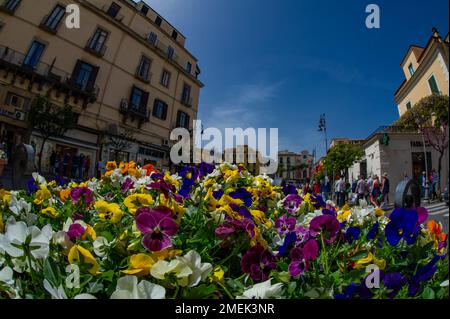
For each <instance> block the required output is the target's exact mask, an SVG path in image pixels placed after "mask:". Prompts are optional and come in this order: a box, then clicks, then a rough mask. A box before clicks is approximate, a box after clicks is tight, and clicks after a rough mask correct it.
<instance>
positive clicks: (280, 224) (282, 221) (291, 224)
mask: <svg viewBox="0 0 450 319" xmlns="http://www.w3.org/2000/svg"><path fill="white" fill-rule="evenodd" d="M296 223H297V220H296V219H295V218H294V217H288V216H287V215H283V216H281V217H280V218H278V219H277V221H276V222H275V227H276V228H277V231H278V233H279V234H280V235H286V234H287V233H290V232H292V231H293V230H294V228H295V224H296Z"/></svg>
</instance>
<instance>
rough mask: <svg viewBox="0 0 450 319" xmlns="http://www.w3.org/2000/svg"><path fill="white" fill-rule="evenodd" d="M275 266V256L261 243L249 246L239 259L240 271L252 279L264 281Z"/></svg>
mask: <svg viewBox="0 0 450 319" xmlns="http://www.w3.org/2000/svg"><path fill="white" fill-rule="evenodd" d="M276 267H277V264H276V262H275V257H274V256H273V255H272V254H271V253H270V252H269V251H268V250H267V249H264V248H263V247H262V246H261V245H258V246H255V247H252V248H250V249H249V250H248V251H247V253H246V254H245V255H244V257H242V261H241V268H242V271H243V272H245V273H247V274H249V275H250V277H251V278H252V279H253V280H254V281H266V280H267V279H268V278H269V275H270V272H271V271H272V269H275V268H276Z"/></svg>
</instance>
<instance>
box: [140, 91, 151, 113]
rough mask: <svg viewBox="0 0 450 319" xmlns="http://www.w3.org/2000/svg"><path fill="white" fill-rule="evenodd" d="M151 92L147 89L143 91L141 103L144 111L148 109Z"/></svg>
mask: <svg viewBox="0 0 450 319" xmlns="http://www.w3.org/2000/svg"><path fill="white" fill-rule="evenodd" d="M149 96H150V94H149V93H148V92H146V91H142V98H141V105H140V108H141V110H142V111H146V110H147V104H148V98H149Z"/></svg>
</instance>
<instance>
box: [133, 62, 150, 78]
mask: <svg viewBox="0 0 450 319" xmlns="http://www.w3.org/2000/svg"><path fill="white" fill-rule="evenodd" d="M151 65H152V61H151V60H150V59H149V58H147V57H145V56H142V57H141V61H140V62H139V66H138V69H137V73H136V75H137V76H138V77H139V78H141V79H143V80H145V81H149V80H150V67H151Z"/></svg>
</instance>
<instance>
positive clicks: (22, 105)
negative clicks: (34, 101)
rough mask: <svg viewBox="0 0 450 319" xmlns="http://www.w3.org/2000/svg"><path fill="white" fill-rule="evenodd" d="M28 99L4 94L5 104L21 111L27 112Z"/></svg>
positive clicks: (12, 94)
mask: <svg viewBox="0 0 450 319" xmlns="http://www.w3.org/2000/svg"><path fill="white" fill-rule="evenodd" d="M29 103H30V99H27V98H24V97H22V96H20V95H17V94H15V93H12V92H8V93H7V94H6V99H5V104H6V105H10V106H14V107H15V108H16V109H19V110H21V111H25V112H26V111H28V107H29Z"/></svg>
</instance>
